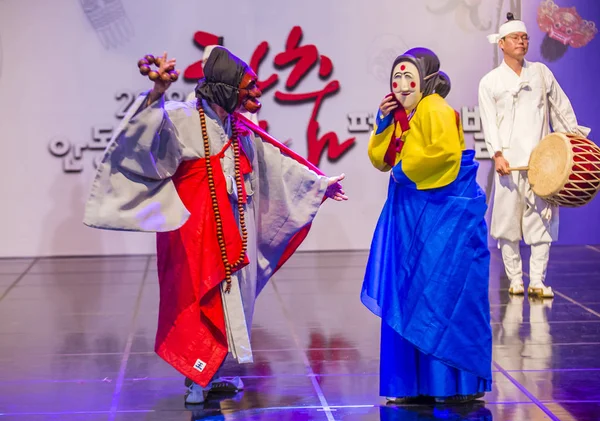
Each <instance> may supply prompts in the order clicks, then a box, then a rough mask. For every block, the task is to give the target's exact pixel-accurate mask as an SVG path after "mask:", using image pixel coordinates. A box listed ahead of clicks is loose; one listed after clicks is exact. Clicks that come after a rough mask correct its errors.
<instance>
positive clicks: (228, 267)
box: [197, 104, 248, 292]
mask: <svg viewBox="0 0 600 421" xmlns="http://www.w3.org/2000/svg"><path fill="white" fill-rule="evenodd" d="M197 108H198V112H199V114H200V125H201V126H202V139H203V140H204V159H205V161H206V172H207V175H208V187H209V189H210V198H211V201H212V208H213V212H214V215H215V222H216V225H217V240H218V242H219V248H220V249H221V259H222V260H223V265H224V266H225V282H226V283H227V286H226V287H225V292H229V291H230V290H231V273H232V269H235V268H236V267H237V266H238V265H240V264H241V263H243V262H244V258H245V257H246V250H247V248H248V230H247V229H246V218H245V216H244V196H243V195H244V192H243V190H242V183H243V179H242V173H241V170H240V144H239V138H238V129H237V119H236V118H235V116H234V115H233V114H232V115H231V135H232V137H231V143H232V146H233V155H234V163H235V164H234V167H235V185H236V188H237V196H238V197H237V207H238V213H239V216H240V228H241V231H242V250H241V252H240V256H239V257H238V259H237V260H236V262H235V263H233V264H231V263H229V259H228V257H227V248H226V246H225V236H224V235H223V223H222V220H221V211H220V210H219V204H218V202H217V192H216V189H215V179H214V174H213V167H212V163H211V161H210V143H209V140H208V131H207V130H206V116H205V114H204V110H203V109H202V106H201V105H200V104H198V107H197Z"/></svg>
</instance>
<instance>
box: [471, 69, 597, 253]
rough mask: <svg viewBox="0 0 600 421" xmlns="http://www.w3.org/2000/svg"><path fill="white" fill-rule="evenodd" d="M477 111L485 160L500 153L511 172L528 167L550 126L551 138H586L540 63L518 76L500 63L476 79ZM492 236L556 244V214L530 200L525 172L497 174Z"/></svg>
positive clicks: (555, 209)
mask: <svg viewBox="0 0 600 421" xmlns="http://www.w3.org/2000/svg"><path fill="white" fill-rule="evenodd" d="M544 97H545V98H544ZM479 109H480V112H481V120H482V125H483V131H484V134H485V140H486V145H487V148H488V151H489V153H490V155H492V156H493V155H494V154H495V153H496V152H499V151H501V152H502V154H503V156H504V157H505V158H506V160H507V161H508V163H509V164H510V166H511V167H521V166H527V165H528V163H529V157H530V155H531V152H532V151H533V149H534V148H535V147H536V146H537V144H538V143H539V142H540V140H542V139H543V138H544V136H546V135H547V134H548V133H549V131H550V130H549V129H550V128H549V125H551V126H552V129H553V130H554V131H556V132H571V133H579V134H580V135H583V136H587V135H588V134H589V132H590V130H589V129H588V128H586V127H582V126H579V125H578V123H577V118H576V117H575V113H574V111H573V107H572V106H571V102H570V101H569V99H568V98H567V96H566V94H565V93H564V91H563V90H562V89H561V87H560V86H559V84H558V82H557V81H556V79H555V78H554V75H553V74H552V72H551V71H550V69H548V67H547V66H546V65H544V64H542V63H534V62H528V61H525V63H524V65H523V69H522V71H521V75H517V74H516V73H515V72H514V71H513V70H512V69H511V68H510V67H509V66H508V65H507V64H506V63H505V62H504V61H503V62H502V64H501V65H500V66H498V67H497V68H495V69H494V70H492V71H491V72H489V73H488V74H486V75H485V76H484V77H483V78H482V79H481V82H480V84H479ZM491 235H492V237H493V238H496V239H503V240H507V241H511V242H515V241H519V240H521V239H522V238H523V236H524V237H525V241H526V242H527V243H528V244H539V243H548V242H552V241H556V240H557V239H558V209H557V208H550V207H549V206H548V205H547V204H546V202H544V201H543V200H541V199H540V198H539V197H537V196H535V194H534V193H533V192H532V191H531V186H530V185H529V182H528V179H527V173H526V171H519V172H517V171H513V172H512V173H511V175H508V176H503V177H500V176H498V175H497V174H496V176H495V189H494V205H493V209H492V224H491Z"/></svg>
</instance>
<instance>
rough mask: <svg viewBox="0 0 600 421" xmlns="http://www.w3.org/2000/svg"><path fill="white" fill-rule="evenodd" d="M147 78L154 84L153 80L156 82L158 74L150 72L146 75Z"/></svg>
mask: <svg viewBox="0 0 600 421" xmlns="http://www.w3.org/2000/svg"><path fill="white" fill-rule="evenodd" d="M148 77H149V78H150V80H151V81H153V82H154V81H155V80H158V78H159V74H158V72H157V71H154V70H151V71H150V73H148Z"/></svg>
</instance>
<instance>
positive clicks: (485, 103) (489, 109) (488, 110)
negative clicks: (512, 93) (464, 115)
mask: <svg viewBox="0 0 600 421" xmlns="http://www.w3.org/2000/svg"><path fill="white" fill-rule="evenodd" d="M478 96H479V113H480V115H481V124H482V128H483V135H484V137H485V144H486V146H487V150H488V152H489V154H490V156H494V154H495V153H496V152H498V151H502V143H501V142H500V138H499V134H498V124H497V117H496V100H495V99H494V96H493V94H492V90H491V89H490V87H489V86H488V84H487V83H486V80H485V79H482V80H481V82H479V95H478Z"/></svg>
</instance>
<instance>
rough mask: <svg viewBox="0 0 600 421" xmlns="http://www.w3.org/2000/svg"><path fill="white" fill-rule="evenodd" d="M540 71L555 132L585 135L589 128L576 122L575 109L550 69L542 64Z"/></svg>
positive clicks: (588, 132)
mask: <svg viewBox="0 0 600 421" xmlns="http://www.w3.org/2000/svg"><path fill="white" fill-rule="evenodd" d="M542 73H543V75H544V79H545V81H546V89H547V94H548V103H549V104H548V105H549V106H550V124H551V125H552V129H553V130H554V131H555V132H566V133H578V134H580V135H581V136H584V137H587V136H588V135H589V134H590V131H591V129H590V128H588V127H584V126H580V125H579V124H578V123H577V117H576V116H575V111H574V110H573V106H572V105H571V101H569V98H568V97H567V94H565V92H564V91H563V90H562V88H561V87H560V85H559V84H558V81H557V80H556V78H555V77H554V74H553V73H552V71H551V70H550V69H549V68H548V67H547V66H545V65H542Z"/></svg>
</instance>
